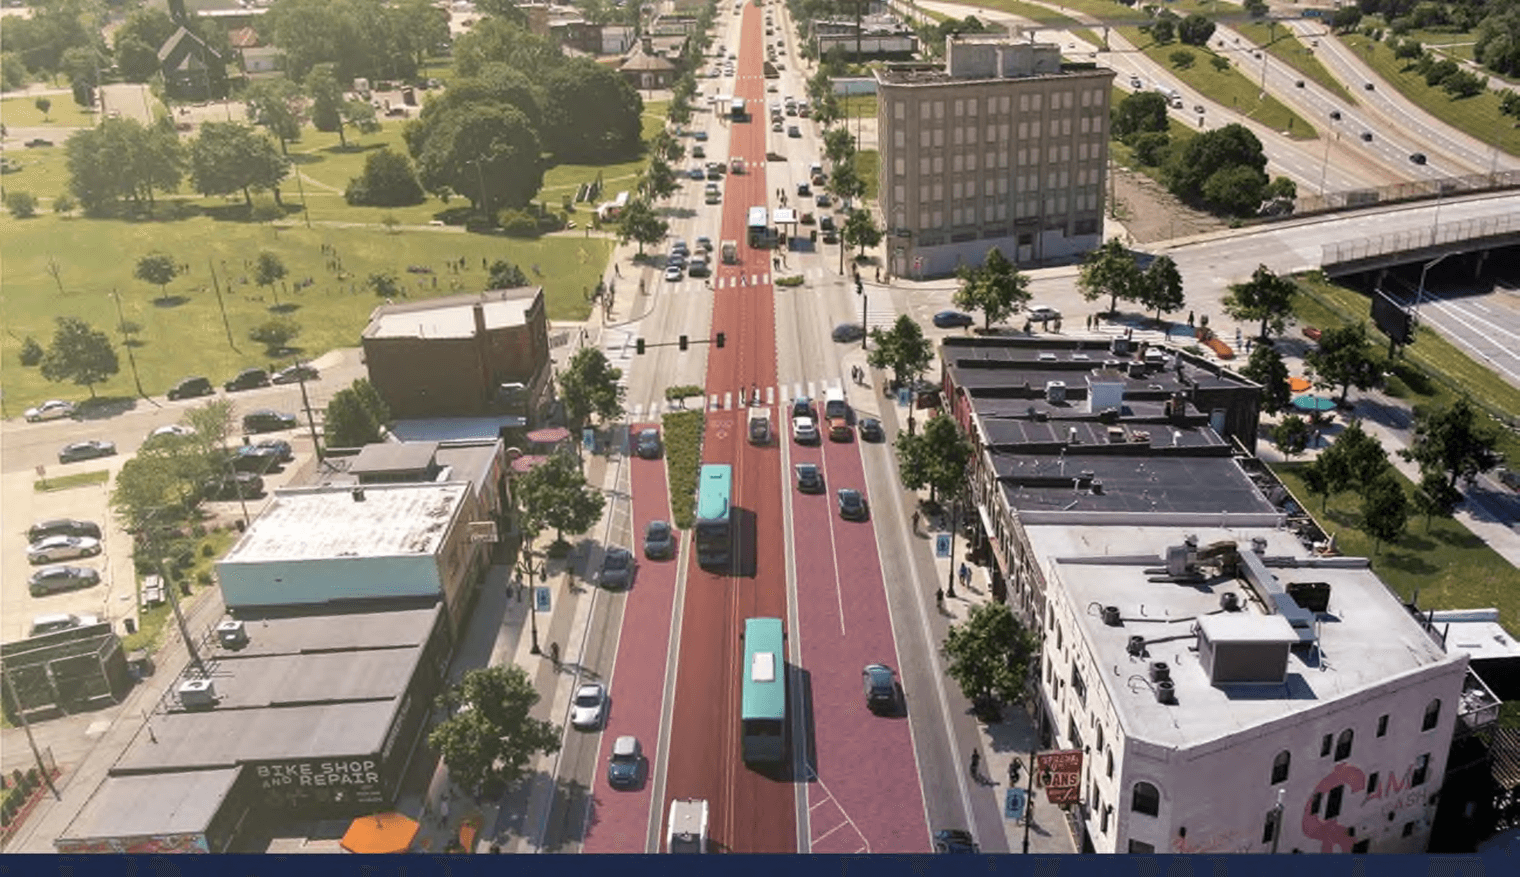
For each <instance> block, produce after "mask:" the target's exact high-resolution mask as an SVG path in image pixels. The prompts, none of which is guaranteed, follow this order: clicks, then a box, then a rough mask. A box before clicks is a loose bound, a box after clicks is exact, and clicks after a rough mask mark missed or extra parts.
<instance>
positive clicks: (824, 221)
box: [818, 195, 834, 233]
mask: <svg viewBox="0 0 1520 877" xmlns="http://www.w3.org/2000/svg"><path fill="white" fill-rule="evenodd" d="M818 197H820V198H823V197H825V196H823V195H819V196H818ZM818 228H819V229H820V230H821V231H823V232H824V233H828V232H831V231H833V230H834V217H832V216H830V215H828V214H827V213H825V214H824V215H822V216H820V217H818Z"/></svg>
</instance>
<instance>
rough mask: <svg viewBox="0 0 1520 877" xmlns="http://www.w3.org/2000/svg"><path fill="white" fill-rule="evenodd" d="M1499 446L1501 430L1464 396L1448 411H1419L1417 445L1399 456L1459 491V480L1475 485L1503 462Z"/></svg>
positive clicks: (1413, 444) (1416, 423)
mask: <svg viewBox="0 0 1520 877" xmlns="http://www.w3.org/2000/svg"><path fill="white" fill-rule="evenodd" d="M1498 446H1499V429H1498V426H1497V425H1496V424H1494V423H1492V422H1489V421H1488V420H1487V417H1486V416H1485V415H1484V414H1483V413H1482V412H1481V411H1479V410H1478V408H1477V406H1475V405H1473V403H1472V399H1470V398H1468V397H1467V396H1465V395H1464V396H1461V397H1459V398H1458V399H1457V400H1456V401H1455V402H1453V403H1452V404H1451V405H1449V406H1447V407H1445V408H1439V409H1436V410H1434V411H1430V410H1421V409H1416V410H1415V419H1414V442H1413V443H1412V444H1411V445H1410V446H1409V447H1408V448H1406V449H1404V450H1402V451H1400V452H1399V453H1400V455H1401V456H1403V458H1404V459H1406V460H1411V461H1413V462H1416V463H1418V464H1419V465H1420V471H1421V472H1424V473H1427V474H1429V473H1439V474H1440V475H1441V476H1442V477H1444V478H1445V479H1446V483H1447V485H1448V486H1449V487H1452V488H1455V487H1456V486H1457V479H1459V478H1460V479H1462V480H1464V481H1467V482H1468V483H1471V482H1472V480H1473V479H1475V478H1477V477H1478V475H1479V473H1482V472H1487V471H1489V470H1490V469H1493V468H1494V467H1495V466H1498V465H1499V464H1500V463H1501V462H1503V460H1504V458H1503V456H1502V455H1501V454H1500V453H1499V452H1498Z"/></svg>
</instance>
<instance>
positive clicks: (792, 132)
mask: <svg viewBox="0 0 1520 877" xmlns="http://www.w3.org/2000/svg"><path fill="white" fill-rule="evenodd" d="M786 136H788V137H801V136H802V129H801V128H798V127H797V126H796V125H792V126H790V127H788V128H787V129H786Z"/></svg>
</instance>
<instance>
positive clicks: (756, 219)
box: [749, 207, 770, 228]
mask: <svg viewBox="0 0 1520 877" xmlns="http://www.w3.org/2000/svg"><path fill="white" fill-rule="evenodd" d="M769 224H770V223H768V222H766V221H765V208H764V207H751V208H750V209H749V227H750V228H765V227H766V226H767V225H769Z"/></svg>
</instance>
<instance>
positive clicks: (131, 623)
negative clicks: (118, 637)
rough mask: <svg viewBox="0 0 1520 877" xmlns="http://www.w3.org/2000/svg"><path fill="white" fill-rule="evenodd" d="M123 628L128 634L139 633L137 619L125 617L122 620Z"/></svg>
mask: <svg viewBox="0 0 1520 877" xmlns="http://www.w3.org/2000/svg"><path fill="white" fill-rule="evenodd" d="M121 629H122V630H124V631H126V634H127V636H131V635H132V634H134V633H137V619H136V618H123V619H122V620H121Z"/></svg>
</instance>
